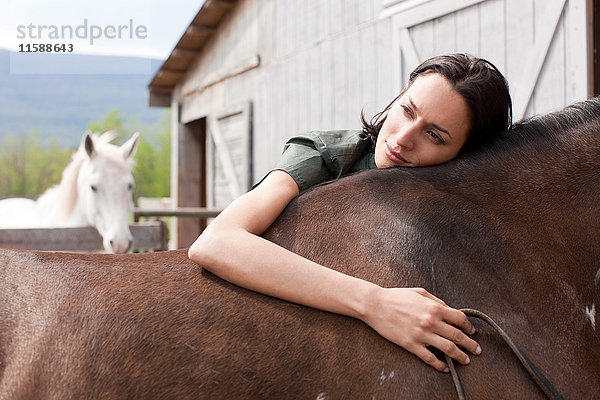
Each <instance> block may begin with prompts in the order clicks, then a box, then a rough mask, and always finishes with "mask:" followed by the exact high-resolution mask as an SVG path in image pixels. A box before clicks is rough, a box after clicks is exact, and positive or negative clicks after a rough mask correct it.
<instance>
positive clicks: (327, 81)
mask: <svg viewBox="0 0 600 400" xmlns="http://www.w3.org/2000/svg"><path fill="white" fill-rule="evenodd" d="M549 1H553V2H554V1H562V0H488V1H484V2H481V3H478V4H475V5H470V6H468V7H466V8H461V9H459V10H458V11H456V12H453V13H451V14H448V15H445V16H442V17H440V18H436V19H433V20H430V21H425V22H422V23H418V24H416V25H412V26H411V25H410V24H409V25H408V26H407V27H408V31H409V33H410V37H411V39H412V41H413V44H414V47H415V49H416V50H417V53H418V57H419V59H420V60H424V59H425V58H427V57H429V56H432V55H435V54H440V53H447V52H454V51H465V52H471V53H473V54H476V55H480V56H483V57H486V58H489V59H490V60H491V61H492V62H494V63H495V64H496V65H497V66H498V67H499V69H500V70H501V71H502V72H503V73H505V74H506V75H507V76H508V78H509V81H510V82H511V83H512V84H515V82H522V81H523V79H524V77H523V76H522V73H523V65H525V63H526V60H527V57H528V56H529V55H530V54H531V53H532V51H533V48H534V44H536V35H537V34H538V33H539V31H541V30H543V28H544V24H545V23H546V22H545V21H542V20H538V19H537V18H536V16H539V15H540V14H541V13H542V11H541V10H542V8H543V7H544V6H545V4H547V3H548V2H549ZM390 3H394V2H389V1H387V4H390ZM422 3H423V5H422V6H421V7H424V9H425V11H427V10H426V8H427V7H431V8H432V9H433V8H435V7H437V6H438V4H439V3H438V1H437V0H433V1H431V2H427V1H423V2H422ZM453 3H457V4H459V3H460V1H453ZM384 4H386V2H384V1H382V0H326V1H324V0H302V1H298V0H242V1H240V3H239V4H238V5H237V6H236V8H235V9H234V10H233V11H232V12H231V13H230V14H229V16H228V17H227V18H226V20H224V21H223V22H222V23H221V25H220V26H219V28H218V33H217V34H216V35H215V39H214V40H212V41H211V42H210V43H209V44H208V45H207V47H206V48H205V50H204V52H203V54H202V56H201V57H200V58H199V59H198V60H197V62H196V63H195V64H194V65H193V67H192V68H191V69H190V71H189V72H188V74H187V75H186V78H184V79H183V81H182V83H181V84H180V85H179V86H178V88H177V90H176V91H175V92H174V96H173V99H174V104H177V103H179V104H181V112H180V121H181V122H182V123H185V122H189V121H193V120H195V119H198V118H203V117H205V116H207V115H211V114H215V113H222V112H224V111H226V110H227V109H228V108H235V107H237V106H239V104H241V103H244V102H248V101H250V102H251V103H252V109H253V116H252V118H253V123H252V126H253V176H254V180H255V181H256V180H257V179H259V178H260V177H261V176H262V175H263V174H264V173H265V172H266V171H268V169H269V168H270V167H271V166H272V165H273V164H274V163H275V162H276V160H277V158H278V156H279V154H280V152H281V149H282V146H283V143H284V142H285V140H286V139H287V138H288V137H289V136H291V135H293V134H296V133H298V132H302V131H306V130H310V129H333V128H335V129H342V128H359V127H360V120H359V116H360V111H361V109H363V108H364V109H365V113H366V115H367V116H370V115H372V114H373V113H375V112H376V111H379V110H380V109H381V108H383V107H384V106H385V105H386V104H387V103H388V102H389V101H390V100H391V99H392V98H393V97H394V96H395V95H396V94H397V93H398V91H399V90H400V89H401V85H402V81H403V79H405V78H406V73H407V72H406V69H404V70H403V69H402V68H401V64H402V62H403V56H402V51H401V49H400V48H399V47H398V43H397V40H395V39H394V38H395V37H396V38H397V36H395V35H397V29H399V28H401V26H400V25H398V22H397V21H398V15H394V16H387V17H382V15H384V14H385V11H386V8H385V6H384ZM578 4H579V6H578ZM582 7H583V11H582ZM459 8H460V7H459ZM585 23H586V20H585V2H583V1H579V2H578V1H575V0H571V1H569V2H568V3H567V5H566V7H565V12H564V15H563V17H562V19H561V21H560V23H559V26H558V29H557V32H556V33H555V35H554V39H553V42H552V45H551V46H550V50H549V52H548V58H547V60H546V62H545V63H544V64H543V67H542V71H541V75H540V78H539V81H538V82H537V85H536V86H535V92H534V94H533V98H532V101H531V103H530V105H529V107H528V109H527V114H528V115H529V114H532V113H538V112H545V111H548V110H550V109H554V108H558V107H562V106H563V105H565V104H568V103H570V102H572V101H575V100H578V99H581V98H585V97H586V96H587V90H588V89H587V87H586V85H587V55H586V54H585V50H583V51H582V50H581V48H582V46H583V47H584V48H586V45H585V43H584V44H583V45H581V44H580V43H579V44H577V43H578V42H580V41H581V40H582V38H583V41H584V42H585V38H586V33H585V29H586V28H585ZM405 25H406V24H405ZM257 55H258V56H259V57H260V65H259V66H258V67H256V68H250V69H248V70H247V71H246V72H243V73H240V74H239V75H236V76H232V77H229V78H227V79H224V80H222V81H221V82H219V83H216V84H213V85H212V86H209V87H207V88H205V89H203V90H199V88H202V87H203V86H204V85H205V84H206V83H207V82H210V81H211V79H213V81H214V80H215V79H216V80H218V77H219V76H220V75H219V74H221V75H223V74H226V71H236V70H239V69H238V68H239V67H240V66H242V67H243V66H244V65H249V63H251V60H252V59H253V58H254V57H256V56H257ZM398 60H400V61H398ZM399 62H400V65H399V64H398V63H399ZM398 76H400V77H401V78H403V79H398Z"/></svg>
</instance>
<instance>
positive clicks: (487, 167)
mask: <svg viewBox="0 0 600 400" xmlns="http://www.w3.org/2000/svg"><path fill="white" fill-rule="evenodd" d="M510 133H511V135H510V136H509V138H507V139H506V140H501V141H500V142H499V143H497V144H495V145H494V146H493V147H491V148H490V149H489V151H487V152H486V151H484V152H482V153H480V154H476V155H472V156H465V157H463V158H462V159H459V160H456V161H455V162H452V163H448V164H446V165H442V166H437V167H430V168H421V169H416V170H406V169H390V170H383V171H382V170H378V171H369V172H364V173H360V174H357V175H353V176H351V177H348V178H345V179H342V180H340V181H338V182H336V183H332V184H327V185H323V186H320V187H318V188H315V189H314V190H311V191H309V192H307V193H306V194H304V195H302V196H300V197H299V198H297V199H296V200H295V201H294V202H292V204H290V206H289V207H288V208H287V209H286V211H285V212H284V213H283V214H282V216H281V217H280V218H279V219H278V221H277V222H276V223H275V224H274V225H273V226H272V227H271V228H270V229H269V230H268V231H267V232H266V233H265V237H267V238H268V239H270V240H273V241H275V242H277V243H279V244H281V245H283V246H285V247H287V248H290V249H292V250H294V251H295V252H298V253H300V254H302V255H305V256H307V257H308V258H310V259H312V260H314V261H317V262H320V263H323V264H324V265H327V266H329V267H332V268H335V269H338V270H341V271H344V272H346V273H349V274H351V275H354V276H358V277H361V278H365V279H368V280H370V281H373V282H376V283H378V284H381V285H384V286H422V287H425V288H426V289H427V290H429V291H431V292H432V293H434V294H436V295H437V296H438V297H440V298H442V299H444V300H445V301H446V302H447V303H449V304H450V305H452V306H455V307H472V308H477V309H480V310H482V311H484V312H486V313H488V314H489V315H490V316H491V317H492V318H494V319H495V320H496V321H497V322H499V323H500V325H502V326H503V328H504V329H505V330H506V331H507V332H508V333H509V335H511V336H512V337H513V338H514V339H515V341H516V342H517V343H518V344H519V346H520V347H521V348H522V349H523V350H524V351H525V352H526V353H527V354H528V355H529V356H530V358H531V359H532V360H533V361H534V362H535V363H536V364H537V365H538V367H539V368H540V369H541V371H542V372H543V373H544V374H546V376H548V378H549V379H550V380H551V381H552V382H553V383H554V384H555V386H556V387H557V389H558V390H559V391H560V392H561V393H562V394H563V395H564V396H565V397H566V398H572V399H580V398H599V397H600V369H599V368H598V366H599V365H600V337H599V329H600V327H596V328H594V327H592V325H591V323H590V321H589V318H588V316H587V315H586V307H591V306H592V304H595V305H596V309H598V308H600V287H599V286H598V282H597V281H596V282H595V276H596V274H597V271H598V269H599V268H600V263H599V261H598V260H600V213H599V212H598V203H599V201H600V173H599V167H600V102H599V101H598V100H592V101H589V102H587V103H584V104H580V105H578V106H577V107H575V108H572V109H569V110H566V111H563V112H561V113H559V114H556V115H552V116H547V117H544V118H541V119H540V120H535V121H532V122H529V123H527V124H525V125H523V126H521V127H517V128H516V129H515V130H514V131H512V132H510ZM233 246H234V244H233ZM232 251H234V247H233V248H232ZM475 325H476V326H477V328H478V333H477V334H476V335H475V338H476V339H477V340H478V342H479V343H481V345H482V348H483V354H482V355H481V356H472V357H471V360H472V362H471V365H469V366H468V367H459V373H460V374H461V376H462V379H463V384H464V386H465V388H466V391H467V395H468V396H469V397H470V398H476V399H501V398H507V399H509V398H532V399H535V398H543V397H542V394H541V391H540V390H539V389H538V388H537V387H535V385H534V384H533V382H532V381H531V380H530V378H529V377H528V376H527V375H526V373H525V372H524V370H523V369H522V368H521V366H520V365H518V362H517V360H516V357H515V356H513V355H512V354H510V353H509V350H508V349H507V347H506V346H505V345H504V344H503V342H501V340H500V339H499V338H498V337H497V336H496V335H495V334H494V333H492V332H491V330H490V329H488V328H487V327H485V326H483V325H482V324H480V323H477V322H475ZM0 398H1V399H29V398H35V399H64V398H86V399H90V398H173V399H185V398H190V399H197V398H207V399H216V398H222V399H247V398H251V399H255V398H269V399H280V398H281V399H283V398H286V399H287V398H290V399H291V398H293V399H317V398H330V399H371V398H374V399H403V398H406V399H412V398H440V399H454V398H456V393H455V391H454V389H453V386H452V382H451V378H450V376H448V375H446V374H441V373H438V372H436V371H434V370H433V369H432V368H430V367H428V366H426V365H425V364H424V363H423V362H421V361H420V360H418V359H417V358H416V357H414V356H413V355H411V354H409V353H408V352H406V351H405V350H403V349H402V348H400V347H397V346H395V345H393V344H391V343H390V342H388V341H386V340H385V339H383V338H381V337H380V336H378V335H377V334H376V333H375V332H374V331H372V330H371V329H370V328H369V327H368V326H366V325H364V324H363V323H362V322H360V321H358V320H354V319H351V318H347V317H343V316H339V315H333V314H329V313H325V312H321V311H317V310H313V309H309V308H306V307H302V306H298V305H294V304H291V303H287V302H284V301H280V300H277V299H274V298H270V297H267V296H263V295H259V294H256V293H253V292H250V291H247V290H244V289H241V288H239V287H236V286H233V285H231V284H229V283H227V282H225V281H223V280H221V279H219V278H217V277H215V276H214V275H212V274H210V273H209V272H206V271H204V270H202V269H201V268H200V267H199V266H197V265H195V264H193V263H191V262H190V261H188V260H187V258H186V254H185V252H184V251H176V252H166V253H156V254H142V255H121V256H118V255H71V254H45V253H33V252H16V251H2V252H0Z"/></svg>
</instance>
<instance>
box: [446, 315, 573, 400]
mask: <svg viewBox="0 0 600 400" xmlns="http://www.w3.org/2000/svg"><path fill="white" fill-rule="evenodd" d="M460 311H462V312H464V313H465V315H467V316H468V317H475V318H479V319H481V320H483V321H485V322H487V323H488V324H489V325H491V326H492V328H494V329H495V330H496V332H498V333H499V334H500V336H501V337H502V339H503V340H504V342H506V344H507V345H508V347H510V349H511V350H512V351H513V353H514V354H515V355H516V356H517V358H518V359H519V361H521V364H523V367H525V370H527V372H528V373H529V375H531V377H532V378H533V380H534V381H535V383H537V385H538V386H539V387H540V389H542V391H543V392H544V394H545V395H546V397H548V398H549V399H552V400H564V398H563V396H562V395H561V394H560V393H559V391H558V390H556V388H555V387H554V385H552V383H551V382H550V381H549V380H548V378H546V377H545V376H544V374H542V373H541V372H540V371H539V370H538V368H537V367H536V366H535V364H533V362H532V361H531V360H530V359H529V358H528V357H527V356H526V355H525V353H523V352H522V351H521V349H519V347H518V346H517V344H516V343H515V342H513V340H512V339H511V338H510V336H508V335H507V334H506V332H504V330H503V329H502V328H500V326H499V325H498V324H497V323H496V322H494V320H493V319H491V318H490V317H489V316H487V315H486V314H484V313H482V312H481V311H477V310H473V309H471V308H463V309H462V310H460ZM446 362H447V363H448V368H449V369H450V373H451V374H452V380H453V381H454V387H455V388H456V393H457V394H458V398H459V400H466V399H467V397H466V396H465V390H464V388H463V386H462V383H461V381H460V378H459V376H458V373H457V372H456V368H455V367H454V363H453V362H452V359H451V358H450V357H448V356H446Z"/></svg>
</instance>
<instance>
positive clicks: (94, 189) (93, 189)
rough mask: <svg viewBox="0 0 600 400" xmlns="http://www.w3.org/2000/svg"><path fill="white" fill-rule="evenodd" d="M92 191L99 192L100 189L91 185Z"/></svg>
mask: <svg viewBox="0 0 600 400" xmlns="http://www.w3.org/2000/svg"><path fill="white" fill-rule="evenodd" d="M90 189H92V192H96V191H98V188H97V187H96V186H94V185H90Z"/></svg>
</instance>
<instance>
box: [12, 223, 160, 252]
mask: <svg viewBox="0 0 600 400" xmlns="http://www.w3.org/2000/svg"><path fill="white" fill-rule="evenodd" d="M129 228H130V229H131V234H132V235H133V250H134V251H159V250H167V249H168V239H169V233H168V229H167V224H166V223H165V222H164V221H144V222H138V223H135V224H132V225H130V226H129ZM0 247H3V248H11V249H24V250H42V251H81V252H96V251H102V250H103V249H104V247H103V246H102V237H101V236H100V234H99V233H98V231H96V229H94V228H92V227H81V228H39V229H0Z"/></svg>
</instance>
